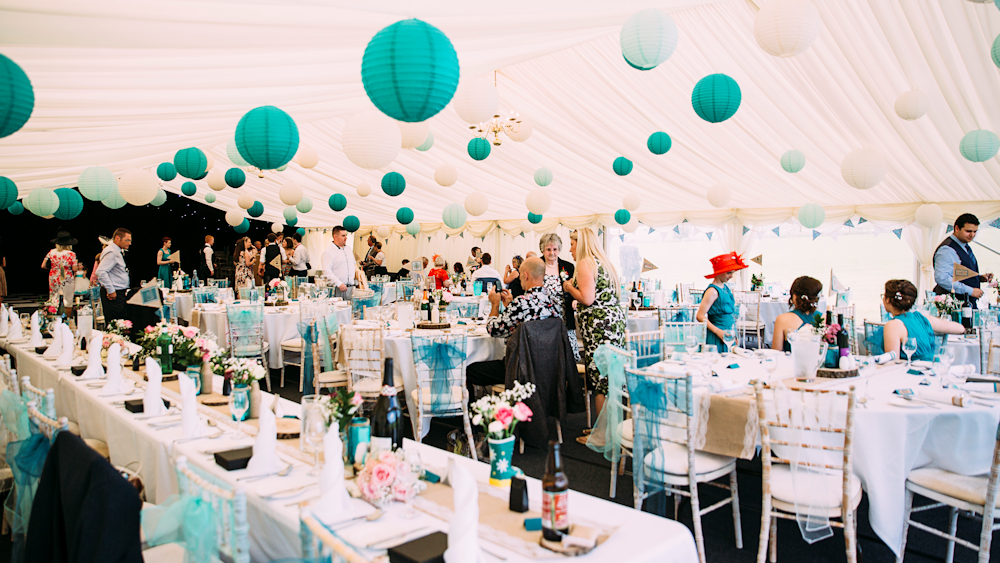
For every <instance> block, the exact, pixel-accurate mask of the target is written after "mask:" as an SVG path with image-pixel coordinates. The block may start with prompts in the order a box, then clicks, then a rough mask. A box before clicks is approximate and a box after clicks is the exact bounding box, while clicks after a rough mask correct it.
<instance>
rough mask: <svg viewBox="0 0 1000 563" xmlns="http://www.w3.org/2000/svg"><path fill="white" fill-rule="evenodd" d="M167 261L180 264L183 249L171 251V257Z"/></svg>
mask: <svg viewBox="0 0 1000 563" xmlns="http://www.w3.org/2000/svg"><path fill="white" fill-rule="evenodd" d="M167 262H176V263H177V264H180V263H181V251H180V250H178V251H176V252H173V253H171V254H170V258H167Z"/></svg>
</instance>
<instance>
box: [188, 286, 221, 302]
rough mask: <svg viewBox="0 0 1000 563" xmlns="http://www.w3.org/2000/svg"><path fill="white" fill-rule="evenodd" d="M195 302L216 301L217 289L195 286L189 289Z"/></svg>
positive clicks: (217, 300)
mask: <svg viewBox="0 0 1000 563" xmlns="http://www.w3.org/2000/svg"><path fill="white" fill-rule="evenodd" d="M191 294H192V295H193V296H194V302H195V303H218V302H219V299H218V296H219V291H218V288H215V287H197V288H195V289H193V290H191Z"/></svg>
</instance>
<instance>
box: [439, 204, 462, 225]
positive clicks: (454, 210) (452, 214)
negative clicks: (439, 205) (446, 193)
mask: <svg viewBox="0 0 1000 563" xmlns="http://www.w3.org/2000/svg"><path fill="white" fill-rule="evenodd" d="M466 218H467V215H466V213H465V207H463V206H462V205H461V204H458V203H452V204H450V205H449V206H447V207H445V208H444V211H443V212H442V213H441V220H443V221H444V224H445V225H448V227H450V228H452V229H458V228H459V227H461V226H462V225H464V224H465V220H466Z"/></svg>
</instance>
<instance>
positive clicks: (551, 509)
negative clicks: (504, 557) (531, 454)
mask: <svg viewBox="0 0 1000 563" xmlns="http://www.w3.org/2000/svg"><path fill="white" fill-rule="evenodd" d="M568 533H569V479H568V478H567V477H566V473H565V472H564V471H563V464H562V455H560V453H559V442H556V441H550V442H549V456H548V458H546V460H545V474H544V475H542V537H544V538H545V539H546V540H548V541H555V542H557V541H560V540H562V536H563V535H565V534H568Z"/></svg>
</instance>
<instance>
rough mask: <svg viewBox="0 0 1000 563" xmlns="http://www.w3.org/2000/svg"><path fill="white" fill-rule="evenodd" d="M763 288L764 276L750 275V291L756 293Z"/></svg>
mask: <svg viewBox="0 0 1000 563" xmlns="http://www.w3.org/2000/svg"><path fill="white" fill-rule="evenodd" d="M763 287H764V274H760V275H759V276H758V275H757V274H750V291H757V290H758V289H761V288H763Z"/></svg>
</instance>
